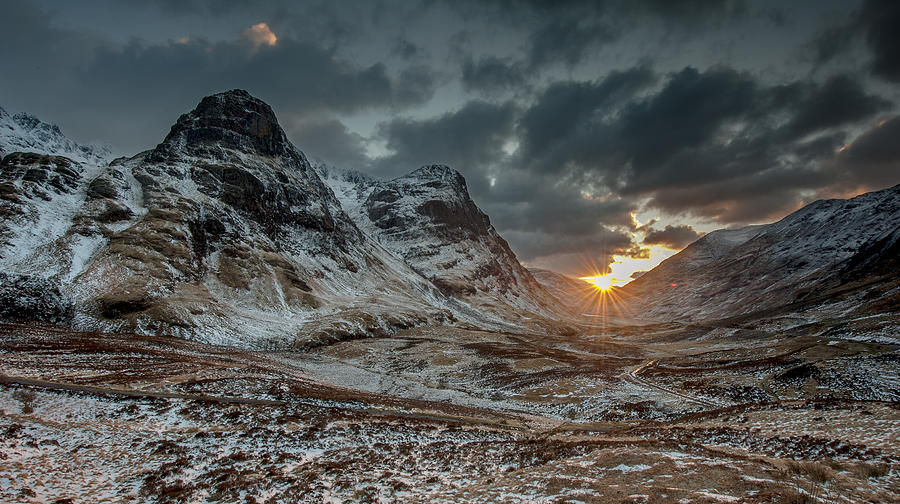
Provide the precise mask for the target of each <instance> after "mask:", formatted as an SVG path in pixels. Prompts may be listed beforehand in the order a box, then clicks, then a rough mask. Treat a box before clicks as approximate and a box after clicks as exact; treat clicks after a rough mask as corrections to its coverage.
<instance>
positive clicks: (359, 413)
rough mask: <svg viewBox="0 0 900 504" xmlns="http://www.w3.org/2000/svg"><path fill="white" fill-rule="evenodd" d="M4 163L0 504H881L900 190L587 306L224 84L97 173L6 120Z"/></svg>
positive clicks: (895, 473)
mask: <svg viewBox="0 0 900 504" xmlns="http://www.w3.org/2000/svg"><path fill="white" fill-rule="evenodd" d="M0 155H2V161H0V168H2V170H0V217H2V220H0V501H2V502H27V503H32V502H51V503H55V504H64V503H80V502H149V503H170V502H172V503H185V504H188V503H200V502H216V503H218V502H234V503H281V502H310V503H313V502H315V503H319V502H328V503H339V502H340V503H343V502H360V503H370V502H422V503H431V502H447V503H452V502H484V503H492V502H520V503H533V502H541V503H543V502H569V503H575V502H592V503H593V502H599V503H607V502H612V503H626V502H627V503H657V502H659V503H669V502H678V503H692V502H697V503H716V502H726V503H731V502H759V503H803V502H896V501H898V500H900V338H898V331H900V308H898V307H900V277H898V275H897V267H898V262H897V258H898V257H900V255H898V251H900V227H898V226H900V186H894V187H889V188H886V189H882V190H880V191H873V192H869V193H865V194H860V195H858V196H856V197H854V198H851V199H831V200H822V201H818V202H815V203H812V204H810V205H808V206H806V207H804V208H802V209H800V210H798V211H796V212H794V213H792V214H790V215H788V216H786V217H784V218H783V219H782V220H780V221H778V222H774V223H771V224H765V225H756V226H750V227H747V228H742V229H725V230H719V231H713V232H711V233H708V234H706V235H705V236H703V237H700V238H699V239H696V241H694V242H693V243H691V244H690V245H688V246H687V247H686V248H684V250H682V251H681V252H679V253H677V254H675V255H673V256H671V257H669V258H668V259H666V260H665V261H663V262H662V263H661V264H660V265H659V266H658V267H656V268H654V269H652V270H651V271H649V272H647V273H645V274H643V275H642V276H640V277H639V278H637V279H635V280H634V281H633V282H631V283H629V284H627V285H625V286H624V287H622V288H618V287H614V288H612V289H610V290H600V289H595V288H594V287H592V286H590V285H589V284H587V283H585V282H581V281H579V280H576V279H574V278H571V277H568V276H565V275H561V274H559V273H555V272H553V271H549V270H542V269H536V270H529V269H528V268H526V267H525V266H523V265H522V264H521V263H520V262H519V260H518V258H517V257H516V255H515V253H513V251H512V249H511V248H510V246H509V244H508V243H507V242H506V240H505V239H504V238H503V237H502V236H500V234H499V233H498V231H497V230H496V229H495V228H494V226H493V225H492V224H491V220H490V218H489V217H488V216H487V214H485V213H484V212H483V211H482V210H481V209H480V208H479V207H478V206H477V205H476V204H475V202H474V201H473V200H472V198H471V197H470V195H469V192H468V186H467V182H466V180H465V178H464V177H463V176H462V174H460V173H459V172H458V171H456V170H454V169H452V168H450V167H448V166H445V165H440V164H434V165H425V166H422V167H420V168H417V169H414V170H412V171H409V172H408V173H407V174H405V175H402V176H399V177H396V178H394V179H391V180H380V179H375V178H373V177H370V176H368V175H365V174H362V173H359V172H353V171H341V170H338V169H334V168H330V167H327V166H325V165H317V166H314V165H313V164H312V163H310V161H309V160H308V159H307V157H306V155H305V154H304V153H303V152H301V151H300V150H299V149H297V148H296V147H295V146H294V145H293V144H292V143H291V142H290V141H289V140H288V138H287V135H286V134H285V132H284V131H283V130H282V129H281V126H279V124H278V121H277V119H276V117H275V113H274V112H273V110H272V109H271V108H270V107H269V106H268V105H267V104H266V103H264V102H263V101H261V100H259V99H257V98H255V97H253V96H251V95H250V94H249V93H247V92H246V91H242V90H232V91H227V92H223V93H218V94H215V95H211V96H207V97H205V98H203V99H202V100H201V101H200V102H199V104H198V105H197V106H196V107H195V108H194V109H193V110H191V111H189V112H187V113H185V114H183V115H181V116H180V117H179V118H178V119H177V121H176V122H175V123H174V124H173V125H172V127H171V130H170V131H169V133H168V134H167V135H166V136H165V137H164V138H163V140H162V142H161V143H159V144H158V145H157V146H156V147H155V148H153V149H149V150H146V151H143V152H140V153H137V154H134V155H133V156H130V157H120V158H117V159H109V157H110V156H109V153H108V151H105V150H103V149H100V148H97V147H91V146H84V145H79V144H77V143H75V142H72V141H71V140H68V139H67V138H66V137H65V136H64V135H63V134H62V132H61V131H60V130H59V128H58V127H56V126H53V125H51V124H48V123H43V122H41V121H40V120H38V119H37V118H35V117H33V116H29V115H27V114H16V115H14V116H11V115H9V114H7V113H6V112H5V111H3V110H2V109H0ZM635 225H636V223H635Z"/></svg>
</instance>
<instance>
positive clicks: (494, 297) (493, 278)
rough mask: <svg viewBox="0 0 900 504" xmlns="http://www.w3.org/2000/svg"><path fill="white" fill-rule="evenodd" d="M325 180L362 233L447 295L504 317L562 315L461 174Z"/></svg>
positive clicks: (422, 172) (351, 175) (440, 171)
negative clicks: (482, 206)
mask: <svg viewBox="0 0 900 504" xmlns="http://www.w3.org/2000/svg"><path fill="white" fill-rule="evenodd" d="M323 174H324V176H325V181H326V183H328V184H329V185H331V187H332V189H333V190H334V192H335V194H338V195H339V196H338V197H339V198H340V199H341V201H342V203H343V206H344V208H345V209H346V210H347V211H348V213H349V215H350V217H351V218H352V219H353V220H354V222H356V224H357V225H358V226H359V228H360V229H362V230H363V231H364V232H365V233H367V234H369V235H371V236H373V237H376V238H377V239H378V241H379V242H380V243H381V244H382V245H383V246H384V247H385V248H387V249H388V250H390V251H391V252H393V253H394V254H396V255H398V256H399V257H401V258H403V260H404V261H405V262H406V263H407V264H409V265H410V267H412V269H413V270H415V271H416V272H417V273H419V274H420V275H422V276H423V277H425V278H427V279H428V280H429V281H430V282H431V283H432V284H434V285H435V286H437V287H438V288H439V289H440V290H441V292H442V293H444V294H445V295H447V296H450V297H454V298H458V299H461V300H464V301H465V302H467V303H469V304H472V305H474V306H476V307H478V308H479V310H481V311H484V312H490V313H494V314H495V315H501V316H502V314H504V313H509V312H510V311H514V312H523V313H524V314H527V315H531V316H534V315H543V316H549V317H554V316H556V315H557V314H558V313H559V312H560V311H561V310H563V311H564V308H563V307H562V306H561V305H560V304H559V302H558V301H557V300H556V298H554V297H553V296H551V295H549V293H548V292H547V291H546V290H545V289H544V288H543V287H542V286H541V285H540V284H539V283H538V282H537V281H536V280H535V278H534V277H533V276H532V274H531V273H530V272H529V271H528V270H527V269H526V268H524V267H523V266H522V265H521V264H519V261H518V260H517V259H516V256H515V254H514V253H513V252H512V250H510V248H509V245H508V244H507V243H506V240H504V239H503V238H502V237H501V236H500V235H499V234H498V233H497V231H496V230H495V229H494V227H493V226H492V225H491V222H490V219H489V218H488V216H487V215H485V214H484V212H482V211H481V210H480V209H479V208H478V207H477V205H475V203H474V202H473V201H472V198H471V197H470V196H469V192H468V188H467V187H466V181H465V179H464V178H463V176H462V175H461V174H460V173H459V172H457V171H456V170H453V169H451V168H449V167H447V166H444V165H430V166H424V167H421V168H419V169H417V170H415V171H413V172H410V173H408V174H406V175H403V176H401V177H398V178H395V179H393V180H389V181H374V180H372V179H370V178H367V177H366V176H364V175H362V174H359V173H357V172H339V171H336V170H333V169H332V170H330V171H329V170H327V169H323ZM527 315H526V316H527Z"/></svg>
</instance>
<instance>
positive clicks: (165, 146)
mask: <svg viewBox="0 0 900 504" xmlns="http://www.w3.org/2000/svg"><path fill="white" fill-rule="evenodd" d="M223 147H224V148H227V149H236V150H239V151H241V152H244V153H248V154H260V155H263V156H270V157H275V156H289V155H293V154H297V151H296V149H294V148H293V146H292V145H291V143H290V141H289V140H288V139H287V136H286V135H285V134H284V131H283V130H282V129H281V126H279V125H278V120H277V119H276V118H275V113H274V112H273V111H272V108H271V107H269V105H268V104H266V103H265V102H263V101H262V100H259V99H257V98H254V97H252V96H250V94H249V93H247V92H246V91H243V90H233V91H228V92H225V93H219V94H216V95H212V96H207V97H206V98H203V100H201V101H200V104H199V105H197V108H195V109H194V110H193V111H191V112H190V113H187V114H184V115H182V116H181V117H179V118H178V121H177V122H176V123H175V125H174V126H172V130H171V131H170V132H169V134H168V136H166V139H165V140H164V141H163V143H162V144H160V146H159V147H157V148H156V150H155V151H154V154H153V155H152V156H151V160H158V159H165V158H166V157H167V155H169V154H173V153H174V154H176V155H178V154H185V153H187V154H190V155H193V156H198V157H204V156H208V157H218V155H219V150H220V148H223Z"/></svg>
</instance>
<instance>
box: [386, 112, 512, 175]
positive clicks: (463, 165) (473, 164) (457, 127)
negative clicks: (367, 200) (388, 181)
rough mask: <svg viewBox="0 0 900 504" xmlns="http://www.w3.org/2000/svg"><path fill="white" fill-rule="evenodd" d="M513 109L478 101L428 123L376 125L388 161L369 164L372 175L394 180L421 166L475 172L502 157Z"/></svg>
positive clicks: (401, 120)
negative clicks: (437, 164) (437, 166)
mask: <svg viewBox="0 0 900 504" xmlns="http://www.w3.org/2000/svg"><path fill="white" fill-rule="evenodd" d="M515 114H516V107H515V106H514V105H513V104H512V103H510V102H507V103H502V104H494V103H489V102H485V101H480V100H474V101H470V102H467V103H466V104H464V105H463V106H462V107H460V108H459V109H458V110H455V111H452V112H447V113H445V114H443V115H440V116H437V117H434V118H430V119H406V118H396V119H393V120H391V121H387V122H384V123H382V124H381V125H380V126H379V128H378V137H379V138H381V139H382V140H383V141H384V142H385V144H386V146H387V148H388V149H389V150H391V151H393V154H392V155H389V156H386V157H383V158H380V159H377V160H375V161H374V165H375V166H374V171H375V172H376V173H378V174H380V175H382V176H388V177H391V176H397V175H400V174H402V173H406V172H408V171H410V170H412V169H414V168H417V167H419V166H422V165H425V164H433V163H441V164H447V165H450V166H452V167H454V168H456V169H457V170H459V171H462V172H464V173H466V172H467V171H468V170H473V171H474V170H481V169H483V168H484V167H487V166H490V165H491V164H493V163H495V162H497V161H498V160H499V159H501V158H502V157H503V156H504V153H503V148H502V146H503V143H504V142H505V141H506V140H507V139H508V138H509V137H510V135H511V133H512V129H513V123H514V119H515Z"/></svg>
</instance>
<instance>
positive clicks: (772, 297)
mask: <svg viewBox="0 0 900 504" xmlns="http://www.w3.org/2000/svg"><path fill="white" fill-rule="evenodd" d="M898 228H900V186H895V187H892V188H888V189H884V190H881V191H876V192H871V193H867V194H863V195H860V196H857V197H855V198H852V199H846V200H844V199H831V200H821V201H816V202H814V203H811V204H809V205H807V206H806V207H804V208H802V209H800V210H798V211H796V212H794V213H792V214H790V215H788V216H787V217H785V218H784V219H782V220H780V221H778V222H775V223H773V224H768V225H763V226H751V227H747V228H743V229H738V230H722V231H715V232H712V233H709V234H708V235H706V236H704V237H703V238H700V239H699V240H697V241H696V242H694V243H693V244H691V245H689V246H688V247H687V248H685V249H684V250H683V251H681V252H679V253H678V254H676V255H674V256H672V257H670V258H669V259H667V260H666V261H663V263H662V264H660V265H659V266H658V267H656V268H655V269H653V270H651V271H650V272H648V273H646V274H645V275H643V276H641V277H640V278H637V279H635V280H634V281H632V282H631V283H629V284H628V285H626V286H625V287H624V288H623V289H621V291H620V292H621V293H622V294H623V295H624V296H625V297H627V298H628V299H629V300H630V305H631V309H632V310H633V311H634V312H636V313H639V314H640V316H642V317H646V318H649V319H665V320H670V319H675V320H704V319H713V318H724V317H734V316H740V315H744V314H749V313H756V312H761V311H764V310H770V309H773V308H777V307H780V306H785V305H791V304H793V303H797V302H799V301H802V300H803V299H805V298H806V299H808V298H810V297H811V293H813V292H824V290H826V286H827V288H834V287H835V286H836V285H840V284H841V283H842V282H844V281H846V280H847V279H848V278H849V275H851V274H855V275H857V276H860V275H862V276H870V275H874V274H875V271H876V270H877V268H882V269H883V270H885V271H887V270H889V266H888V264H889V261H890V260H891V257H893V256H892V255H891V254H892V253H893V252H894V251H895V248H892V247H895V246H896V245H893V244H894V243H895V242H894V241H892V240H894V239H895V238H893V237H895V236H896V234H897V232H898ZM876 264H877V265H879V266H878V267H877V268H876ZM890 264H893V263H890ZM841 275H843V280H841Z"/></svg>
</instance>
